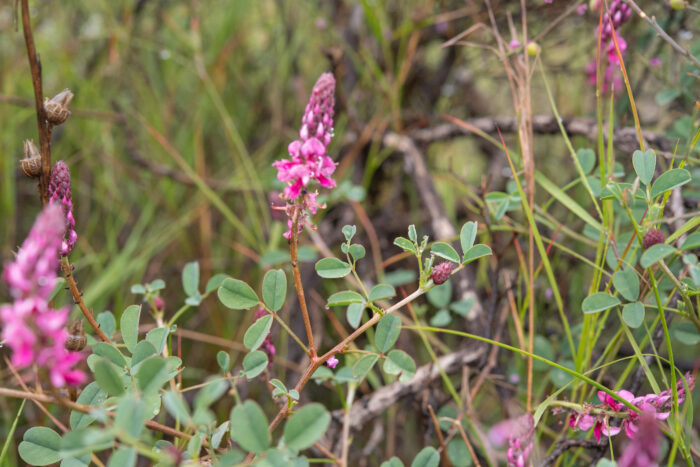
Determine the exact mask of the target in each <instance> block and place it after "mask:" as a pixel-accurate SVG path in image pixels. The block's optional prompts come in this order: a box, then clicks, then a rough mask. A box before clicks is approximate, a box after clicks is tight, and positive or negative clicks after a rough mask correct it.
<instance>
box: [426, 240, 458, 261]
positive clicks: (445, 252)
mask: <svg viewBox="0 0 700 467" xmlns="http://www.w3.org/2000/svg"><path fill="white" fill-rule="evenodd" d="M430 252H431V253H432V254H434V255H435V256H439V257H440V258H444V259H446V260H448V261H452V262H453V263H457V264H459V254H458V253H457V251H456V250H455V249H454V248H452V245H450V244H449V243H445V242H436V243H433V246H432V247H430Z"/></svg>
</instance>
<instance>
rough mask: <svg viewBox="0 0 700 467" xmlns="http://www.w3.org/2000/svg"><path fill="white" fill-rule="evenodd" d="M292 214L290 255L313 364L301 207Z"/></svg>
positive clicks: (314, 348)
mask: <svg viewBox="0 0 700 467" xmlns="http://www.w3.org/2000/svg"><path fill="white" fill-rule="evenodd" d="M293 209H294V212H293V214H292V235H291V238H290V240H289V254H290V256H291V260H292V275H293V276H294V287H295V288H296V291H297V297H298V298H299V307H300V308H301V315H302V317H303V318H304V327H305V328H306V337H307V339H308V342H309V358H311V361H312V362H313V361H314V360H315V359H316V346H315V345H314V333H313V330H312V329H311V321H310V320H309V309H308V308H307V307H306V298H305V297H304V286H303V284H302V283H301V271H299V261H298V259H299V258H298V246H299V233H298V232H299V222H300V221H301V220H300V217H301V207H299V206H295V207H294V208H293Z"/></svg>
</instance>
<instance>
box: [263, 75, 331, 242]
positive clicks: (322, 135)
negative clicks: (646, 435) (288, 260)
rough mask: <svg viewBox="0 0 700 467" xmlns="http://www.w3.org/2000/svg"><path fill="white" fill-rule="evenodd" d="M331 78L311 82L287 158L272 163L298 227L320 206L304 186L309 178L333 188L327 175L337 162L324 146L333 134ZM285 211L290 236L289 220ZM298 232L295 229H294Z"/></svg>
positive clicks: (328, 76)
mask: <svg viewBox="0 0 700 467" xmlns="http://www.w3.org/2000/svg"><path fill="white" fill-rule="evenodd" d="M334 92H335V78H334V77H333V75H332V74H331V73H323V74H322V75H321V76H320V77H319V78H318V80H317V81H316V84H315V85H314V88H313V91H312V92H311V97H310V98H309V103H308V104H307V105H306V110H305V111H304V116H303V117H302V119H301V129H300V130H299V139H297V140H295V141H292V142H291V143H290V144H289V146H288V148H287V149H288V151H289V156H290V158H289V159H282V160H278V161H276V162H275V163H273V164H272V165H273V166H274V167H275V168H277V179H278V180H279V181H281V182H283V183H286V186H285V188H284V193H283V194H282V195H281V197H282V198H284V199H286V200H287V201H288V202H289V203H291V204H292V205H294V206H295V207H296V208H298V209H299V211H300V212H299V214H298V215H299V216H301V217H300V218H299V219H297V226H298V229H299V230H301V229H302V228H303V225H304V224H305V223H306V216H307V212H308V211H310V212H311V213H312V214H315V213H316V209H317V208H318V207H322V206H320V205H319V204H318V203H316V193H315V192H308V191H307V189H306V187H307V186H308V185H309V184H310V183H311V182H313V181H315V182H317V183H318V184H319V185H321V186H322V187H325V188H334V187H335V180H333V179H332V178H331V176H332V175H333V172H334V171H335V167H336V165H337V163H335V162H333V160H332V159H331V158H330V157H328V155H327V148H328V145H329V144H330V142H331V138H332V137H333V112H334V110H333V107H334V105H335V97H334ZM290 214H291V212H289V210H288V215H289V217H290V220H289V231H288V232H287V233H286V234H285V237H287V238H290V237H291V231H292V224H293V222H292V220H291V218H292V217H293V216H292V215H290ZM297 233H298V232H297Z"/></svg>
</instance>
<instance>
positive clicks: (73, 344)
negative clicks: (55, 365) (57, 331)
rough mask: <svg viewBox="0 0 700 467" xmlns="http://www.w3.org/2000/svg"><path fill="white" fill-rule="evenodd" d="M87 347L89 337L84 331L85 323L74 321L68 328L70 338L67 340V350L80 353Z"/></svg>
mask: <svg viewBox="0 0 700 467" xmlns="http://www.w3.org/2000/svg"><path fill="white" fill-rule="evenodd" d="M86 345H87V336H86V335H85V331H84V330H83V322H82V321H80V320H78V321H73V322H72V323H71V325H70V326H68V338H67V339H66V344H65V346H66V349H67V350H73V351H76V352H79V351H81V350H83V349H84V348H85V346H86Z"/></svg>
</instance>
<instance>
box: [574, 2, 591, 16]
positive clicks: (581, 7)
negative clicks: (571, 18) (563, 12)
mask: <svg viewBox="0 0 700 467" xmlns="http://www.w3.org/2000/svg"><path fill="white" fill-rule="evenodd" d="M586 11H588V5H586V4H585V3H582V4H580V5H579V6H577V7H576V14H578V15H579V16H583V15H585V14H586Z"/></svg>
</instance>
